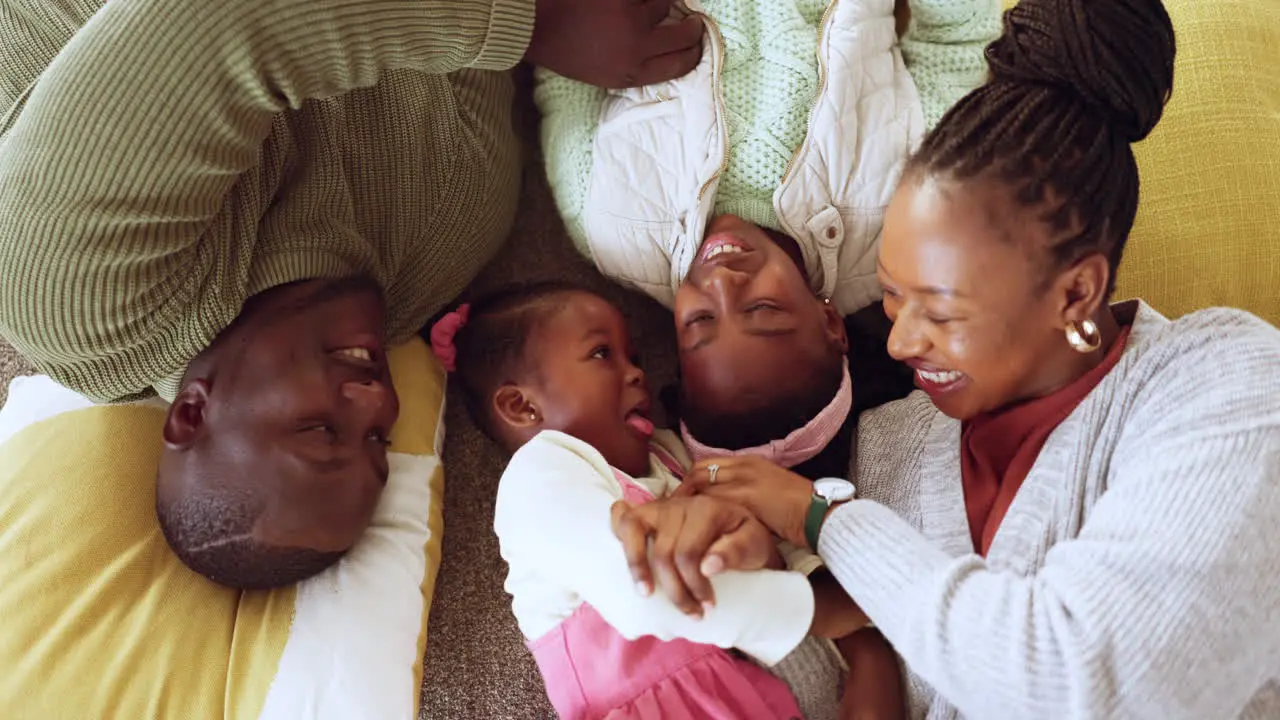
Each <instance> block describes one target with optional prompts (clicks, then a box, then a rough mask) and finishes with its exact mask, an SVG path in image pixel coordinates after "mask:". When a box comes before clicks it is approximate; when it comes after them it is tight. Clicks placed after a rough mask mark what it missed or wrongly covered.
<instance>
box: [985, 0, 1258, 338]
mask: <svg viewBox="0 0 1280 720" xmlns="http://www.w3.org/2000/svg"><path fill="white" fill-rule="evenodd" d="M1014 4H1016V3H1015V2H1013V1H1012V0H1005V5H1006V7H1011V6H1013V5H1014ZM1164 4H1165V7H1166V8H1167V9H1168V11H1169V15H1170V17H1171V18H1172V19H1173V25H1174V30H1175V31H1176V32H1177V40H1178V55H1177V65H1176V67H1175V71H1174V90H1173V99H1172V100H1171V101H1170V103H1169V106H1168V108H1167V109H1166V111H1165V115H1164V118H1163V119H1162V120H1161V121H1160V125H1159V126H1158V127H1157V128H1156V130H1155V132H1154V133H1152V134H1151V137H1149V138H1147V140H1145V141H1144V142H1142V143H1139V144H1138V145H1137V146H1136V148H1135V152H1136V154H1137V156H1138V166H1139V168H1140V172H1141V177H1142V199H1141V205H1140V207H1139V210H1138V220H1137V223H1136V224H1135V226H1134V229H1133V235H1132V236H1131V237H1130V239H1129V244H1128V247H1127V249H1126V251H1125V259H1124V262H1123V264H1122V265H1121V267H1120V273H1119V277H1118V278H1117V281H1118V286H1117V299H1121V298H1127V297H1141V298H1143V299H1145V300H1146V301H1147V302H1148V303H1150V304H1151V305H1152V306H1154V307H1155V308H1156V309H1158V310H1160V311H1161V312H1163V313H1165V314H1167V315H1171V316H1173V315H1181V314H1183V313H1187V312H1190V311H1192V310H1197V309H1200V308H1205V307H1210V306H1216V305H1226V306H1231V307H1238V308H1243V309H1245V310H1248V311H1250V312H1253V313H1255V314H1257V315H1260V316H1261V317H1263V318H1265V319H1267V320H1269V321H1270V322H1272V323H1276V324H1280V81H1278V80H1277V77H1280V76H1278V75H1277V72H1278V68H1280V60H1278V59H1277V57H1278V56H1277V48H1280V2H1275V1H1274V0H1267V1H1265V2H1259V1H1258V0H1165V3H1164Z"/></svg>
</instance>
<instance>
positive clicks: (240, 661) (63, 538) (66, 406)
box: [0, 341, 444, 720]
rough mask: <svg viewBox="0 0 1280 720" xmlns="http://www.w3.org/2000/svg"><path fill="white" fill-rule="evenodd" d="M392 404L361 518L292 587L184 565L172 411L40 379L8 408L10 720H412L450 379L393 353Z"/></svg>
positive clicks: (4, 456)
mask: <svg viewBox="0 0 1280 720" xmlns="http://www.w3.org/2000/svg"><path fill="white" fill-rule="evenodd" d="M391 364H392V372H393V375H394V378H395V382H396V386H397V389H398V390H399V391H400V395H401V403H402V410H401V416H400V420H399V422H398V423H397V424H396V426H395V428H394V429H393V431H392V436H391V440H392V446H391V447H392V451H393V452H392V455H391V459H390V464H391V476H390V479H389V481H388V484H387V488H386V490H385V491H384V493H383V496H382V498H381V499H380V501H379V505H378V508H377V510H376V512H375V516H374V521H373V526H372V527H371V528H370V530H369V532H368V533H366V535H365V537H364V538H362V539H361V541H360V542H359V543H358V544H357V545H356V547H354V548H353V549H352V551H351V552H350V553H349V554H348V555H347V557H345V558H344V559H343V560H342V562H341V563H339V564H338V565H337V566H335V567H333V568H331V569H329V570H327V571H326V572H324V573H322V574H321V575H319V576H317V577H315V578H313V579H311V580H308V581H307V582H304V583H301V584H299V585H298V586H297V587H294V588H287V589H282V590H275V591H271V592H237V591H234V590H229V589H227V588H223V587H220V586H217V585H214V584H213V583H211V582H209V581H208V580H206V579H205V578H203V577H201V576H199V575H197V574H195V573H193V572H191V571H189V570H188V569H187V568H186V567H185V566H183V565H182V564H181V563H180V562H179V561H178V560H177V558H176V557H175V556H174V555H173V554H172V553H171V552H170V551H169V549H168V547H167V546H166V545H165V541H164V538H163V536H162V535H161V533H160V530H159V526H158V524H157V522H156V518H155V509H154V508H155V473H156V463H157V459H158V455H159V437H160V427H161V423H162V421H163V419H164V408H163V406H162V405H160V404H158V403H154V402H153V403H141V404H137V405H130V406H110V407H107V406H99V407H94V406H91V405H89V403H88V402H87V401H85V400H84V399H83V398H81V397H80V396H78V395H75V394H74V393H71V392H70V391H68V390H66V389H64V388H60V387H58V386H57V385H55V384H54V383H53V382H52V381H50V380H48V379H47V378H25V379H20V380H19V381H15V383H14V385H13V389H12V392H11V394H10V397H9V402H8V404H7V405H6V406H5V407H4V409H3V410H2V411H0V577H3V578H4V580H3V582H0V617H3V618H4V621H3V624H4V632H3V633H0V667H3V668H4V669H5V672H3V673H0V707H2V708H5V711H4V715H5V716H6V717H31V718H41V719H42V720H44V719H48V718H87V717H94V718H99V717H102V718H105V717H119V718H161V717H163V718H197V717H198V718H219V717H221V718H235V719H245V720H248V719H256V718H282V719H283V718H288V719H290V720H292V719H294V718H303V717H306V718H342V719H343V720H347V719H349V718H371V719H377V720H382V719H383V718H404V719H406V720H407V719H409V718H412V717H415V716H416V712H417V704H418V698H419V688H420V686H421V679H422V658H423V650H424V649H425V642H426V621H427V615H428V611H429V609H430V602H431V592H432V588H433V587H434V584H435V578H436V572H437V569H438V568H439V562H440V540H441V531H442V527H441V526H442V517H441V506H440V504H441V502H442V495H443V482H444V480H443V472H442V469H441V467H440V463H439V460H438V458H439V450H440V440H441V438H442V436H443V435H442V431H443V429H442V427H441V411H442V409H443V405H444V373H443V372H442V371H441V370H440V368H439V366H438V365H437V363H436V362H435V360H434V358H433V357H431V354H430V352H429V351H428V350H427V348H426V346H425V345H424V344H423V343H421V342H420V341H417V342H414V343H411V344H409V345H407V346H405V347H401V348H398V349H396V350H395V351H393V352H392V354H391Z"/></svg>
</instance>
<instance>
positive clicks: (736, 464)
mask: <svg viewBox="0 0 1280 720" xmlns="http://www.w3.org/2000/svg"><path fill="white" fill-rule="evenodd" d="M713 465H714V466H716V467H717V468H718V469H717V470H716V472H715V482H714V483H713V482H711V479H712V478H711V467H712V466H713ZM688 495H707V496H710V497H715V498H720V499H722V500H730V501H733V502H735V503H738V504H739V505H742V506H743V507H745V508H746V509H747V510H748V511H750V512H751V514H752V515H754V516H755V517H756V518H757V519H758V520H760V522H762V523H764V524H765V527H767V528H769V530H771V531H772V532H773V533H774V534H775V535H777V536H778V537H780V538H782V539H784V540H787V541H789V542H791V543H793V544H795V545H798V546H799V547H808V541H807V540H805V536H804V521H805V517H806V516H807V515H808V514H809V504H810V502H811V501H812V499H813V483H812V482H810V481H809V480H807V479H805V478H804V477H801V476H800V475H797V474H795V473H793V472H791V471H790V470H787V469H785V468H782V467H779V466H777V465H775V464H773V463H772V462H769V461H768V460H765V459H763V458H760V457H757V456H754V455H740V456H734V457H726V458H719V459H711V460H703V461H701V462H698V463H696V464H695V465H694V466H693V468H691V469H690V470H689V472H688V473H687V474H686V475H685V478H684V481H683V483H681V485H680V487H679V488H677V489H676V491H675V492H674V493H673V497H683V496H688ZM730 567H732V566H730ZM734 569H739V568H734Z"/></svg>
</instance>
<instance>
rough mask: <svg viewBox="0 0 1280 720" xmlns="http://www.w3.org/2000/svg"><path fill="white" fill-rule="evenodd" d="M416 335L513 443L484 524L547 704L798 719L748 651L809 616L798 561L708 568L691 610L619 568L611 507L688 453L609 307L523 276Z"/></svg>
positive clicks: (654, 484)
mask: <svg viewBox="0 0 1280 720" xmlns="http://www.w3.org/2000/svg"><path fill="white" fill-rule="evenodd" d="M431 337H432V346H433V348H434V349H435V351H436V354H437V355H438V356H439V357H440V358H441V360H442V361H443V362H444V364H445V365H446V367H448V368H449V369H450V370H452V371H453V372H454V373H455V378H456V380H457V381H458V382H460V384H461V386H462V390H463V394H464V397H465V400H466V403H467V405H468V406H469V408H468V409H469V410H470V411H471V414H472V417H473V418H474V419H475V421H476V422H477V423H478V424H479V425H480V427H481V428H482V429H483V430H484V431H485V432H486V433H487V434H488V435H489V436H490V437H492V438H493V439H494V440H496V441H497V442H498V443H499V444H501V445H502V446H503V447H504V448H505V449H507V450H508V451H510V452H512V453H513V455H512V458H511V462H510V464H509V465H508V467H507V469H506V472H504V473H503V476H502V480H501V483H500V485H499V488H498V499H497V510H496V513H495V518H494V529H495V530H496V531H497V533H498V538H499V541H500V546H501V551H502V556H503V558H504V559H505V560H506V561H507V563H508V564H509V565H510V572H509V574H508V576H507V583H506V589H507V591H508V592H509V593H511V595H512V609H513V611H514V612H515V616H516V620H517V621H518V623H519V625H520V629H521V631H522V632H523V633H524V635H525V637H526V638H528V639H529V649H530V650H531V651H532V652H533V655H534V658H535V659H536V661H537V663H538V667H539V669H540V670H541V672H542V676H543V679H544V681H545V683H546V687H547V695H548V696H549V697H550V699H551V703H552V705H553V706H554V707H555V709H556V711H557V712H558V713H559V714H560V716H561V717H563V718H566V719H568V720H576V719H578V718H606V717H607V718H653V719H655V720H657V719H661V720H681V719H684V718H687V719H689V720H694V719H698V720H703V719H716V718H723V719H724V720H730V719H747V720H751V719H757V718H758V719H759V720H774V719H777V718H795V717H799V716H800V711H799V709H798V707H797V704H796V701H795V699H794V698H793V697H792V694H791V692H790V690H789V689H788V688H787V686H786V684H784V683H783V682H782V681H781V680H780V679H778V678H776V677H774V676H773V675H771V674H770V673H769V672H768V671H767V670H765V669H763V668H762V667H761V666H760V665H766V666H767V665H772V664H774V663H776V662H778V661H780V660H781V659H782V658H783V657H784V656H786V655H787V654H788V653H789V652H791V651H792V649H794V648H795V647H796V646H797V645H799V644H800V642H801V641H802V640H803V639H804V638H805V636H806V635H808V634H809V632H810V626H811V623H812V620H813V616H814V597H813V591H812V590H811V588H810V585H809V582H808V580H807V579H806V578H805V576H804V575H803V574H801V573H798V572H785V571H774V570H762V571H757V572H750V573H724V574H723V575H719V576H717V577H716V578H715V579H714V580H713V584H714V588H715V596H716V599H717V601H716V604H715V606H714V607H709V608H707V609H706V612H705V613H704V615H703V617H702V618H700V619H694V618H690V617H688V616H687V615H685V614H684V613H683V612H681V611H680V610H679V609H677V608H676V606H675V605H673V604H671V602H670V601H669V600H667V599H666V598H664V597H661V596H659V595H648V594H645V593H642V592H641V591H640V590H638V589H637V588H636V586H635V585H634V584H633V583H632V582H631V580H630V573H629V571H628V568H627V563H626V558H625V556H624V555H623V551H622V545H621V544H620V543H619V542H618V540H617V539H616V538H615V537H614V535H613V531H612V529H611V521H610V515H611V508H612V506H613V504H614V503H615V502H617V501H618V500H626V501H629V502H632V503H643V502H648V501H650V500H652V499H654V498H656V497H663V496H666V495H667V494H669V493H670V492H671V491H672V490H673V489H674V488H675V487H676V486H677V485H678V484H679V482H680V477H681V474H682V470H683V468H684V467H687V465H688V457H687V455H686V454H685V452H684V449H683V447H682V446H681V445H680V443H679V441H678V440H677V439H676V437H675V436H674V435H673V434H672V433H670V432H667V431H655V429H654V425H653V423H652V422H651V421H650V420H649V405H650V395H649V390H648V389H647V388H646V386H645V377H644V372H643V371H641V370H640V369H639V368H638V367H636V365H635V363H634V362H633V359H632V358H633V357H634V356H633V354H632V347H631V341H630V338H629V336H628V332H627V327H626V323H625V321H624V320H623V318H622V315H621V314H620V313H619V312H618V310H617V309H616V308H614V307H613V306H612V305H611V304H610V303H609V302H608V301H606V300H604V299H603V298H600V297H598V296H596V295H594V294H592V293H590V292H587V291H583V290H579V289H576V288H572V287H568V286H562V285H550V284H544V285H536V286H529V287H523V288H516V289H512V290H508V291H505V292H503V293H500V294H498V295H495V296H492V297H490V298H488V299H486V300H483V301H481V302H478V303H476V304H474V305H472V306H470V307H468V306H463V307H462V308H460V309H459V310H458V311H456V312H454V313H450V314H449V315H447V316H446V317H445V318H444V319H443V320H441V321H440V322H439V323H438V324H437V325H436V327H434V328H433V329H432V334H431ZM748 657H749V658H752V659H754V662H753V661H752V659H748ZM757 663H759V664H757Z"/></svg>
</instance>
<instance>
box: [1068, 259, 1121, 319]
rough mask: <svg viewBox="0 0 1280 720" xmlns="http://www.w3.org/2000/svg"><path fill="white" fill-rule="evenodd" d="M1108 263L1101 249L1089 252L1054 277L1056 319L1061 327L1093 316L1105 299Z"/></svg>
mask: <svg viewBox="0 0 1280 720" xmlns="http://www.w3.org/2000/svg"><path fill="white" fill-rule="evenodd" d="M1110 283H1111V266H1110V264H1109V263H1108V262H1107V258H1106V256H1105V255H1103V254H1102V253H1093V254H1091V255H1088V256H1086V257H1084V258H1083V259H1081V260H1080V261H1079V262H1077V263H1076V264H1075V265H1072V266H1071V267H1070V268H1068V269H1067V270H1066V271H1064V272H1063V273H1062V275H1061V276H1060V277H1059V278H1058V281H1057V283H1055V285H1056V287H1055V290H1056V291H1057V295H1058V298H1059V300H1058V302H1059V303H1060V304H1059V314H1060V321H1061V323H1062V326H1063V327H1068V326H1070V325H1079V324H1080V323H1083V322H1084V321H1085V320H1091V319H1093V316H1094V315H1095V314H1096V313H1097V312H1098V309H1099V308H1100V307H1102V306H1103V305H1104V304H1105V303H1106V302H1107V286H1108V285H1109V284H1110Z"/></svg>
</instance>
